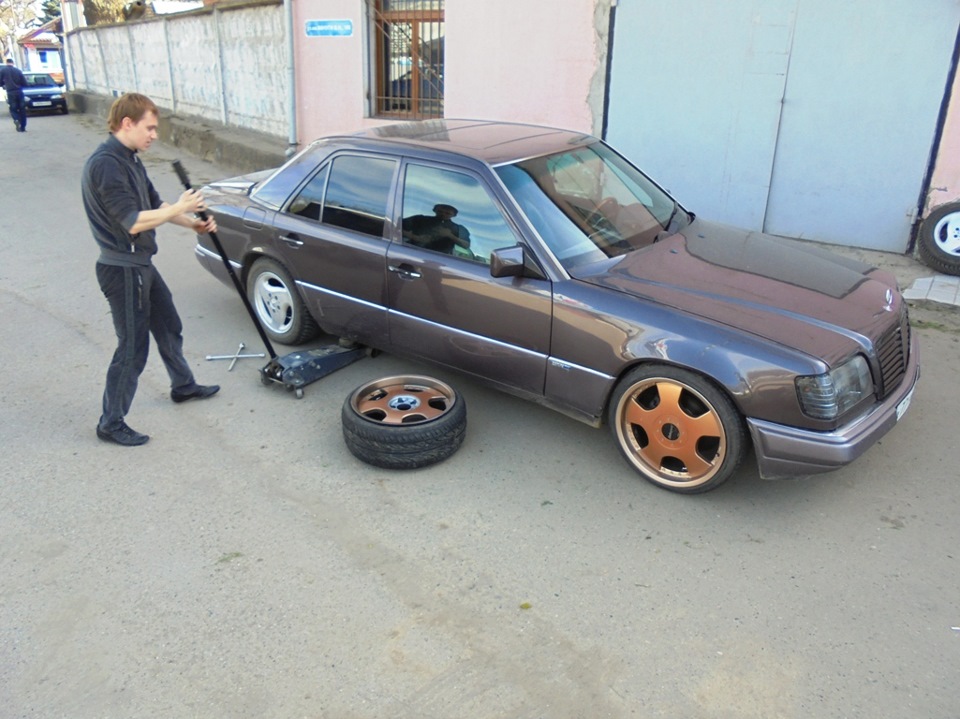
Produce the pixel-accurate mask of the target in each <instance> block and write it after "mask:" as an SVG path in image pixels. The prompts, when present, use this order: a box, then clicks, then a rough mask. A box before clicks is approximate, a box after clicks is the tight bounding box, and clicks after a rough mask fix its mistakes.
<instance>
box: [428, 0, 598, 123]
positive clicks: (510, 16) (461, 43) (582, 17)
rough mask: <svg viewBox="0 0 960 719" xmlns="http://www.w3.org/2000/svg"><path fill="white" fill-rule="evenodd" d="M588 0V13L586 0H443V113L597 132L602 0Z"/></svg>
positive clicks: (449, 115)
mask: <svg viewBox="0 0 960 719" xmlns="http://www.w3.org/2000/svg"><path fill="white" fill-rule="evenodd" d="M596 4H599V5H602V6H604V9H601V10H600V11H599V12H600V15H601V16H600V17H598V19H597V20H596V21H595V18H594V13H595V10H594V5H595V3H594V0H564V2H557V1H556V0H523V1H522V2H517V0H483V2H464V1H463V0H460V1H459V2H458V1H457V0H449V1H448V2H447V38H448V41H447V44H446V115H447V117H468V118H482V119H497V120H516V121H520V122H530V123H535V124H544V125H553V126H558V127H564V128H569V129H572V130H582V131H585V132H598V133H599V131H600V122H601V112H602V93H603V77H602V73H603V70H604V67H605V62H606V58H605V50H606V18H607V14H606V10H605V6H606V5H607V3H604V2H600V3H596ZM597 24H601V25H602V30H603V32H602V34H601V33H600V32H598V31H597V27H596V25H597Z"/></svg>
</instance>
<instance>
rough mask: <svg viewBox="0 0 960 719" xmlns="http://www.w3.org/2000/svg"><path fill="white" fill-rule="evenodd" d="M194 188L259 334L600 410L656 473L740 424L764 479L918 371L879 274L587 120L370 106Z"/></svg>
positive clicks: (858, 449)
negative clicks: (261, 168)
mask: <svg viewBox="0 0 960 719" xmlns="http://www.w3.org/2000/svg"><path fill="white" fill-rule="evenodd" d="M204 193H205V195H206V196H207V201H208V205H209V207H210V209H211V210H212V211H213V212H214V214H215V216H216V218H217V222H218V223H219V227H220V232H219V236H220V240H221V242H222V244H223V246H224V249H225V252H226V254H227V256H228V259H229V262H230V263H231V265H232V266H233V267H234V268H235V269H236V271H237V274H238V275H239V276H240V277H241V278H242V282H243V283H244V285H245V287H246V288H247V292H248V296H249V298H250V300H251V301H252V303H253V305H254V306H255V308H256V312H257V314H258V316H259V318H260V320H261V322H262V323H263V325H264V328H265V329H266V331H267V333H268V335H269V336H270V338H271V339H273V340H275V341H277V342H280V343H285V344H301V343H304V342H307V341H308V340H310V339H311V338H313V337H314V336H315V335H316V334H317V333H318V332H319V331H320V330H323V331H324V332H327V333H329V334H332V335H335V336H338V337H341V338H346V339H348V340H351V341H355V342H358V343H362V344H364V345H368V346H370V347H373V348H377V349H380V350H385V351H388V352H390V353H393V354H396V355H399V356H406V357H410V358H415V359H417V360H424V361H427V362H431V363H435V364H438V365H442V366H443V367H446V368H451V369H455V370H458V371H460V372H463V373H466V374H468V375H470V376H472V377H474V378H477V379H481V380H483V381H485V382H487V383H490V384H492V385H493V386H495V387H497V388H499V389H502V390H505V391H507V392H511V393H513V394H516V395H519V396H522V397H525V398H528V399H531V400H533V401H535V402H538V403H541V404H544V405H547V406H549V407H552V408H554V409H556V410H559V411H560V412H563V413H565V414H567V415H569V416H571V417H574V418H576V419H578V420H581V421H583V422H586V423H588V424H591V425H593V426H601V425H603V424H607V425H609V426H610V428H611V430H612V433H613V436H614V438H615V439H616V442H617V444H618V445H619V448H620V450H621V452H622V453H623V455H624V457H625V458H626V460H627V462H628V463H629V464H630V465H631V466H632V467H633V468H634V469H636V470H637V471H638V472H639V473H640V474H641V475H642V476H643V477H644V478H646V479H647V480H649V481H651V482H653V483H654V484H656V485H658V486H661V487H664V488H666V489H670V490H673V491H678V492H688V493H693V492H703V491H707V490H709V489H713V488H715V487H717V486H718V485H720V484H721V483H722V482H723V481H724V480H726V479H727V478H728V477H730V475H731V473H732V472H733V471H734V470H735V469H736V467H737V466H738V464H739V463H740V462H741V460H742V459H743V458H744V456H745V455H746V454H747V452H748V450H749V447H750V445H751V443H752V446H753V448H754V450H755V454H756V458H757V463H758V468H759V473H760V475H761V476H762V477H764V478H775V477H785V476H793V475H806V474H813V473H818V472H825V471H828V470H831V469H835V468H837V467H841V466H843V465H845V464H847V463H849V462H851V461H853V460H854V459H855V458H856V457H858V456H859V455H860V454H862V453H863V452H864V451H866V450H867V449H868V448H869V447H870V446H871V445H873V444H874V443H875V442H876V441H877V440H878V439H879V438H880V437H882V436H883V435H884V434H885V433H886V432H888V431H890V430H891V429H892V428H893V427H894V425H896V424H897V422H899V421H900V419H901V418H902V417H903V415H904V413H905V412H906V411H907V407H908V405H909V403H910V398H911V395H912V393H913V389H914V385H915V384H916V382H917V379H918V377H919V357H918V349H917V340H916V338H915V337H913V336H911V332H910V323H909V319H908V316H907V307H906V304H905V303H904V301H903V298H902V297H901V294H900V291H899V289H898V287H897V284H896V280H895V278H894V277H893V276H891V275H890V274H889V273H886V272H882V271H880V270H877V269H874V268H872V267H869V266H866V265H863V264H861V263H859V262H855V261H852V260H848V259H843V258H840V257H836V256H833V255H831V254H829V253H825V252H822V251H820V250H818V249H816V248H813V247H811V246H809V245H807V244H802V243H798V242H791V241H788V240H783V239H779V238H774V237H770V236H768V235H764V234H761V233H758V232H748V231H745V230H740V229H736V228H733V227H728V226H723V225H718V224H715V223H712V222H708V221H706V220H704V219H701V218H699V217H697V216H695V215H694V213H692V212H690V211H689V210H687V209H686V208H684V207H682V206H680V205H679V204H678V203H677V202H676V201H675V200H674V199H673V198H672V197H670V195H669V194H667V193H666V192H665V191H664V190H663V189H662V188H661V187H660V186H659V185H657V183H656V182H654V181H653V180H651V179H650V178H649V177H647V176H646V175H644V174H643V172H641V171H640V170H639V169H637V168H636V167H635V166H634V165H632V164H631V163H630V162H629V161H628V160H627V159H625V158H624V157H623V156H621V155H619V154H618V153H617V152H616V151H615V150H613V149H612V148H611V147H609V146H608V145H606V144H605V143H604V142H602V141H601V140H599V139H597V138H595V137H592V136H590V135H584V134H581V133H577V132H570V131H565V130H558V129H554V128H547V127H535V126H530V125H520V124H508V123H498V122H486V121H464V120H448V121H427V122H420V123H409V124H398V125H387V126H383V127H379V128H376V129H372V130H368V131H365V132H361V133H358V134H350V135H342V136H337V137H328V138H325V139H322V140H318V141H317V142H314V143H313V144H311V145H310V146H309V147H307V148H306V149H304V150H303V151H302V152H300V153H299V154H297V155H296V156H294V157H293V158H291V160H290V161H289V162H287V163H286V164H285V165H283V166H282V167H280V168H279V169H277V170H273V171H268V172H262V173H256V174H253V175H247V176H244V177H238V178H233V179H229V180H223V181H221V182H216V183H212V184H211V185H209V186H207V187H206V188H204ZM196 253H197V256H198V258H199V260H200V262H201V263H202V264H203V266H204V267H206V268H207V269H208V270H209V271H210V272H211V273H213V274H214V275H216V276H217V277H219V278H220V279H221V280H223V281H225V282H229V278H228V273H227V272H226V269H225V267H224V263H223V261H222V260H221V258H220V256H219V254H218V253H217V251H216V250H215V248H214V247H213V245H212V244H211V243H210V240H209V238H200V239H199V242H198V245H197V248H196Z"/></svg>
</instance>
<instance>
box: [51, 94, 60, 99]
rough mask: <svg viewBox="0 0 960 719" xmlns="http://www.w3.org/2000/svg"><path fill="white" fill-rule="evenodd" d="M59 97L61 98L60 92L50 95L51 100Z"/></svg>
mask: <svg viewBox="0 0 960 719" xmlns="http://www.w3.org/2000/svg"><path fill="white" fill-rule="evenodd" d="M61 98H63V95H60V94H57V95H51V96H50V99H51V100H60V99H61Z"/></svg>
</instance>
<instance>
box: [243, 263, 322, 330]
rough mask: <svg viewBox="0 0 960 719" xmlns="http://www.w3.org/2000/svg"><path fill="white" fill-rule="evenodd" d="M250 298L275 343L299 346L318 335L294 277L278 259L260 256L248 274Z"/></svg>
mask: <svg viewBox="0 0 960 719" xmlns="http://www.w3.org/2000/svg"><path fill="white" fill-rule="evenodd" d="M247 297H248V298H249V299H250V304H251V305H253V309H254V311H255V312H256V314H257V319H258V320H259V321H260V325H261V326H262V327H263V330H264V332H266V333H267V336H268V337H269V338H270V339H271V340H273V341H274V342H279V343H280V344H285V345H298V344H302V343H304V342H307V341H308V340H311V339H313V338H314V337H316V336H317V333H318V332H319V328H318V327H317V323H316V321H315V320H314V319H313V317H312V316H311V315H310V313H309V312H308V311H307V308H306V305H304V303H303V300H302V299H301V298H300V293H299V292H298V291H297V287H296V285H295V284H294V282H293V278H292V277H291V276H290V273H289V272H287V270H286V268H285V267H283V266H282V265H281V264H280V263H279V262H276V261H274V260H271V259H270V258H268V257H261V258H260V259H259V260H257V261H256V262H254V263H253V266H252V267H251V268H250V273H249V274H248V275H247Z"/></svg>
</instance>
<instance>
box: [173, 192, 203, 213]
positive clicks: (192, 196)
mask: <svg viewBox="0 0 960 719" xmlns="http://www.w3.org/2000/svg"><path fill="white" fill-rule="evenodd" d="M177 209H178V210H179V211H180V213H182V214H184V215H190V214H193V213H194V212H200V211H201V210H205V209H207V206H206V205H205V204H204V201H203V195H201V194H200V193H199V192H197V191H196V190H187V191H185V192H184V193H183V194H182V195H180V199H179V200H177Z"/></svg>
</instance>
